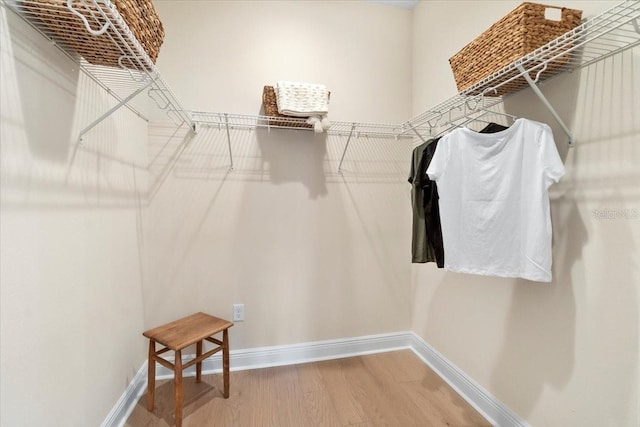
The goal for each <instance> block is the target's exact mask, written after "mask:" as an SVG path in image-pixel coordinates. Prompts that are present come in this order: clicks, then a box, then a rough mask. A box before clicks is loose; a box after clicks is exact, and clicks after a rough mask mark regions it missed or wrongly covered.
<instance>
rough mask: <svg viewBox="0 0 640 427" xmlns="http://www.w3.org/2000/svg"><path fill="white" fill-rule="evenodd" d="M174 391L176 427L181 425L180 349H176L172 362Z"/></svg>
mask: <svg viewBox="0 0 640 427" xmlns="http://www.w3.org/2000/svg"><path fill="white" fill-rule="evenodd" d="M173 369H174V373H173V374H174V382H175V385H174V392H175V400H176V427H181V426H182V399H183V396H182V351H181V350H176V361H175V364H174V368H173Z"/></svg>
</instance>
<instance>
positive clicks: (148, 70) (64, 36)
mask: <svg viewBox="0 0 640 427" xmlns="http://www.w3.org/2000/svg"><path fill="white" fill-rule="evenodd" d="M2 5H3V6H5V5H6V6H8V8H9V9H11V10H12V11H14V12H16V13H17V15H18V16H20V17H22V18H23V19H24V20H25V21H26V22H27V23H29V24H30V25H31V26H32V27H33V28H35V29H36V30H37V31H38V32H39V33H40V34H42V35H43V36H44V37H45V38H46V39H48V40H49V41H50V42H51V43H53V44H54V45H55V46H56V47H58V48H59V49H60V50H61V51H62V52H63V53H64V54H65V55H66V56H67V57H69V58H71V59H72V60H73V61H75V62H76V63H77V64H78V66H79V67H80V70H81V71H82V72H83V73H84V74H85V75H87V76H88V77H89V78H90V79H91V80H93V81H94V82H95V83H97V84H98V85H99V86H100V87H102V88H103V89H104V90H105V91H107V92H108V93H109V94H110V95H111V96H113V97H114V98H115V99H116V100H117V104H116V105H115V106H114V107H112V108H111V109H109V110H108V111H106V112H105V113H104V114H103V115H101V116H100V117H98V118H96V120H94V121H93V122H92V123H90V124H88V125H87V126H86V127H84V128H83V129H82V130H81V131H80V133H79V140H82V138H83V136H84V135H85V134H86V133H87V132H89V131H90V130H91V129H93V128H94V127H95V126H97V125H98V124H99V123H101V122H102V121H103V120H105V119H106V118H107V117H109V116H110V115H111V114H113V113H114V112H115V111H116V110H118V109H120V108H121V107H123V106H126V107H127V108H128V109H129V110H131V111H133V112H134V113H136V114H137V115H138V116H139V117H141V118H143V119H145V120H147V121H148V118H147V117H145V115H144V114H143V113H141V112H140V111H138V110H136V109H135V108H134V107H133V106H132V105H131V104H130V102H131V101H132V100H133V98H135V97H136V96H137V95H138V94H140V93H142V92H145V91H146V92H147V95H148V96H149V97H150V98H151V99H152V100H153V101H154V102H155V104H156V105H157V107H158V108H159V109H160V110H163V111H165V112H166V114H167V116H168V117H169V118H171V119H172V121H173V122H174V123H175V124H176V126H181V125H183V124H186V125H187V126H189V127H190V128H191V129H194V130H195V126H194V123H193V120H192V119H191V117H190V115H189V114H188V113H187V111H186V110H185V109H184V108H183V107H182V105H181V104H180V101H178V99H177V98H176V96H175V95H174V93H173V91H172V90H171V88H170V87H169V85H168V84H167V82H166V81H165V80H164V78H163V77H162V75H161V74H160V72H159V71H158V69H157V68H156V66H155V64H154V62H153V61H152V60H151V58H150V57H149V55H148V54H147V52H146V51H145V50H144V48H143V47H142V46H141V44H140V42H139V41H138V40H137V39H136V38H135V36H134V35H133V33H132V32H131V29H130V28H129V26H128V25H127V23H126V22H125V21H124V19H123V18H122V16H121V15H120V13H119V12H118V10H117V8H116V7H115V5H114V4H113V3H112V2H111V1H110V0H66V1H61V2H43V1H38V0H2ZM78 17H79V18H80V19H82V22H83V24H84V25H81V26H72V25H68V23H69V22H70V21H72V20H76V19H78ZM93 36H95V37H101V39H102V40H100V42H99V43H103V44H101V45H100V46H101V47H104V48H105V50H108V51H109V52H110V53H109V54H110V55H115V57H116V58H117V63H118V64H119V66H118V67H115V66H103V65H93V64H91V63H89V62H88V61H86V60H85V59H84V58H81V57H80V55H79V54H78V53H77V52H76V51H75V50H74V48H73V45H74V44H77V43H78V42H79V41H81V42H83V43H94V42H95V43H98V40H97V39H96V38H93ZM103 40H106V45H105V44H104V43H105V42H103Z"/></svg>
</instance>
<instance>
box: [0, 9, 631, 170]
mask: <svg viewBox="0 0 640 427" xmlns="http://www.w3.org/2000/svg"><path fill="white" fill-rule="evenodd" d="M1 1H2V5H3V6H4V5H5V4H6V5H8V6H9V8H10V9H12V10H13V11H15V12H17V13H18V14H19V15H20V16H21V17H23V18H24V19H25V20H26V21H27V22H29V23H30V24H31V25H32V26H33V27H35V28H36V29H37V30H38V31H39V32H40V33H41V34H42V35H44V36H45V37H47V38H48V39H49V40H51V41H52V42H53V43H55V44H56V46H58V47H59V48H60V49H61V50H62V51H63V52H65V53H66V54H67V56H69V57H71V58H73V59H75V60H77V61H78V63H79V65H80V67H81V69H82V70H83V71H84V72H85V73H86V74H87V75H89V77H90V78H92V79H93V80H94V81H95V82H96V83H98V84H99V85H100V86H101V87H103V88H104V89H105V90H106V91H107V92H109V93H110V94H111V95H113V96H114V97H115V98H116V99H117V100H118V103H117V105H116V106H114V107H113V108H112V109H110V110H109V111H107V112H106V113H105V114H103V115H102V116H101V117H99V118H97V119H96V120H95V121H94V122H92V123H91V124H89V125H88V126H86V127H85V128H84V129H83V130H82V131H81V132H80V139H81V138H82V136H83V135H84V134H86V133H87V132H88V131H89V130H91V129H92V128H93V127H95V126H96V125H97V124H98V123H100V122H101V121H102V120H104V119H105V118H107V117H108V116H109V115H111V114H112V113H113V112H114V111H116V110H117V109H118V108H120V107H122V106H126V107H127V108H129V109H131V110H132V111H134V112H136V113H137V114H139V115H140V116H141V117H144V116H143V115H142V114H141V113H139V112H137V111H135V109H134V108H133V107H132V106H131V105H129V101H131V100H132V99H133V98H134V97H135V96H136V95H138V94H139V93H141V92H143V91H145V90H146V91H147V93H148V94H149V96H150V97H151V98H152V99H154V100H155V102H156V104H157V105H158V107H159V108H161V109H163V110H165V111H166V112H167V115H168V116H169V117H171V118H172V119H173V120H174V121H175V122H176V125H177V126H180V125H182V124H187V125H188V126H189V128H190V129H192V130H193V131H195V130H196V129H197V126H196V125H199V126H208V127H219V128H220V129H222V128H223V127H224V129H225V130H226V133H227V141H228V145H229V158H230V162H231V166H232V167H233V155H232V149H231V135H230V130H233V129H255V128H259V127H266V128H287V129H292V128H293V129H305V130H309V129H308V128H307V127H304V125H305V123H306V121H305V119H297V118H280V117H278V118H273V117H267V116H260V115H242V114H230V113H215V112H204V111H192V112H187V111H186V110H185V109H184V108H183V107H182V105H181V104H180V102H179V101H178V99H177V98H176V96H175V95H174V94H173V92H172V91H171V89H170V87H169V85H168V84H167V83H166V82H165V81H164V79H163V78H162V76H161V74H160V72H159V71H158V69H157V68H156V66H155V64H154V63H153V62H152V61H151V59H150V58H149V56H148V55H147V53H146V52H145V50H144V49H143V48H142V47H141V45H140V43H139V42H138V40H136V39H135V37H134V36H133V35H132V33H131V30H130V29H129V27H128V26H127V24H126V23H125V22H124V20H123V19H122V17H121V16H120V14H119V13H118V11H117V9H116V8H115V6H114V5H113V4H112V3H111V1H110V0H66V2H63V3H62V4H57V5H56V4H55V3H43V2H41V1H38V0H1ZM78 8H84V9H85V13H83V14H84V15H85V16H90V17H91V18H90V19H89V20H88V21H89V22H88V21H85V24H86V28H84V29H82V28H80V29H73V28H65V30H66V33H65V35H64V36H63V37H61V36H60V32H59V31H55V32H52V31H50V29H47V27H46V26H43V25H41V22H42V21H41V14H42V13H45V14H46V15H48V18H51V19H54V20H55V19H57V17H59V16H61V15H64V16H72V15H78V13H79V12H78V10H77V9H78ZM87 11H89V13H86V12H87ZM95 11H99V13H95ZM36 12H37V13H36ZM38 15H40V18H39V16H38ZM96 29H98V30H96ZM96 31H101V32H103V33H104V34H106V35H107V37H108V38H109V40H110V41H111V43H113V45H114V46H115V47H116V49H117V50H118V52H119V53H120V60H121V61H119V62H120V63H121V67H105V66H96V65H92V64H89V63H88V62H87V61H85V60H83V59H78V55H77V54H75V53H74V52H73V50H72V49H70V48H69V44H70V42H71V41H72V40H77V39H78V38H80V39H86V38H87V35H88V34H95V33H96ZM638 44H640V1H638V0H626V1H623V2H621V3H619V4H618V5H616V6H614V7H612V8H610V9H609V10H607V11H605V12H603V13H601V14H600V15H597V16H595V17H593V18H591V19H588V20H586V21H584V22H583V23H582V24H581V25H579V26H578V27H576V28H574V29H573V30H571V31H569V32H567V33H565V34H564V35H562V36H560V37H558V38H556V39H555V40H553V41H551V42H549V43H548V44H546V45H544V46H542V47H540V48H538V49H536V50H535V51H533V52H531V53H529V54H527V55H525V56H524V57H522V58H520V59H518V60H516V61H514V62H512V63H511V64H509V65H507V66H505V67H504V68H502V69H500V70H499V71H497V72H495V73H493V74H492V75H490V76H488V77H486V78H484V79H482V80H481V81H479V82H477V83H476V84H474V85H473V86H471V87H470V88H468V89H467V90H465V91H463V92H462V93H459V94H456V95H455V96H453V97H451V98H449V99H447V100H445V101H444V102H442V103H440V104H438V105H436V106H435V107H432V108H430V109H428V110H426V111H425V112H423V113H421V114H418V115H417V116H415V117H413V118H411V119H409V120H407V121H405V122H403V123H400V124H397V125H396V124H380V123H358V122H345V121H334V122H332V123H331V126H330V128H329V129H328V131H327V132H328V133H329V134H338V135H345V136H347V141H346V144H345V147H344V150H343V153H342V158H341V160H340V166H339V169H340V167H341V166H342V161H343V160H344V158H345V155H346V152H347V149H348V148H349V143H350V141H351V140H352V138H353V137H356V138H357V137H360V136H363V135H364V136H371V137H394V138H409V137H410V138H413V137H415V136H418V137H419V138H420V139H423V140H424V138H425V137H430V136H433V135H435V134H436V133H438V134H440V133H442V132H443V131H446V130H448V129H451V128H453V127H455V126H459V125H461V124H464V123H468V122H470V121H472V120H474V119H475V118H478V117H479V116H481V115H484V114H487V112H491V108H492V107H495V106H497V105H499V104H500V103H502V102H503V100H504V98H505V97H506V96H509V95H510V94H513V93H515V92H518V91H520V90H521V89H523V88H526V87H530V88H531V89H532V90H533V91H534V93H536V95H537V96H538V97H539V98H540V100H541V101H542V103H543V104H544V105H545V107H547V108H548V109H549V111H550V112H551V114H552V115H553V116H554V118H555V119H556V120H557V121H558V123H559V124H560V126H561V127H562V129H563V130H564V131H565V132H566V134H567V136H568V139H569V144H572V143H573V136H572V134H571V131H570V129H569V128H568V127H567V126H566V125H565V124H564V122H563V120H562V118H561V117H560V116H559V115H558V114H557V113H556V111H555V110H554V108H553V106H552V105H551V104H550V102H549V101H548V100H547V99H546V97H545V96H544V94H543V93H542V92H541V91H540V89H539V88H538V83H539V82H541V81H543V80H545V79H547V78H549V77H551V76H554V75H557V74H559V73H563V72H568V71H573V70H576V69H578V68H582V67H585V66H588V65H590V64H593V63H595V62H597V61H600V60H602V59H605V58H607V57H609V56H612V55H615V54H618V53H620V52H622V51H624V50H627V49H630V48H632V47H634V46H637V45H638ZM498 89H500V93H504V94H505V95H503V96H492V95H495V94H497V93H498Z"/></svg>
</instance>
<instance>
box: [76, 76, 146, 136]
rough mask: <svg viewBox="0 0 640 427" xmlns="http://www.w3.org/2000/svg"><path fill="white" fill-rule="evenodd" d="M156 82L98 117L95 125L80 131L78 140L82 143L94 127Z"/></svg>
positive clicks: (143, 87) (138, 90)
mask: <svg viewBox="0 0 640 427" xmlns="http://www.w3.org/2000/svg"><path fill="white" fill-rule="evenodd" d="M154 81H155V79H154V80H151V81H149V83H147V84H146V85H144V86H142V87H141V88H139V89H137V90H136V91H134V92H133V93H132V94H131V95H129V96H127V97H126V98H124V99H122V100H121V101H120V102H118V103H117V104H116V105H115V106H114V107H113V108H111V109H110V110H109V111H107V112H106V113H104V114H103V115H102V116H100V117H98V118H97V119H96V120H94V121H93V123H91V124H90V125H89V126H87V127H86V128H84V129H82V130H81V131H80V135H79V136H78V140H79V141H80V142H82V138H83V137H84V135H85V134H86V133H87V132H89V131H90V130H91V129H93V128H94V127H96V126H97V125H98V124H100V123H101V122H102V121H103V120H104V119H106V118H107V117H109V116H110V115H111V114H113V113H114V112H115V111H117V110H118V109H119V108H120V107H122V106H123V105H126V104H127V103H128V102H129V101H131V100H132V99H133V98H135V97H136V96H138V94H139V93H140V92H142V91H143V90H145V89H146V88H148V87H149V86H151V84H152V83H153V82H154Z"/></svg>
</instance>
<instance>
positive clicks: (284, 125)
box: [190, 111, 426, 137]
mask: <svg viewBox="0 0 640 427" xmlns="http://www.w3.org/2000/svg"><path fill="white" fill-rule="evenodd" d="M190 114H191V117H192V118H193V121H194V122H195V123H196V124H198V125H201V126H209V127H218V128H220V129H222V128H225V127H226V126H228V127H229V129H256V128H267V129H294V130H304V131H313V128H312V127H311V126H310V125H307V122H306V119H305V118H294V117H271V116H261V115H248V114H231V113H213V112H207V111H191V112H190ZM404 130H405V129H404V128H403V127H402V125H398V124H384V123H362V122H345V121H332V122H331V126H330V127H329V129H328V130H327V133H328V134H334V135H344V136H348V135H349V134H353V135H354V136H356V137H407V136H408V135H404V134H405V132H404ZM421 130H423V131H425V130H426V129H421Z"/></svg>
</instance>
